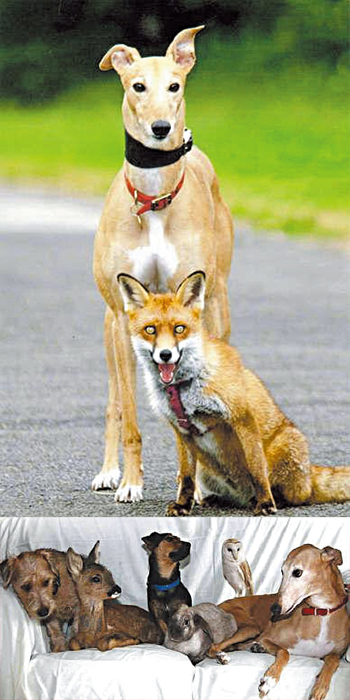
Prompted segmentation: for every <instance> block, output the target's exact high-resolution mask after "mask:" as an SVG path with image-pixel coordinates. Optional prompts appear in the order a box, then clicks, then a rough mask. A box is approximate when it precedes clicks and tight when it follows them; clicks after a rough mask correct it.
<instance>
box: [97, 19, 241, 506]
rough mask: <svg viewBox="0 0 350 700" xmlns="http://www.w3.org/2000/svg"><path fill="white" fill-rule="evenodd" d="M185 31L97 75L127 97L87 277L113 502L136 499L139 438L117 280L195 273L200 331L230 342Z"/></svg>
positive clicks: (103, 478)
mask: <svg viewBox="0 0 350 700" xmlns="http://www.w3.org/2000/svg"><path fill="white" fill-rule="evenodd" d="M200 29H202V27H196V28H194V29H185V30H184V31H182V32H180V33H179V34H178V35H177V36H176V37H175V39H174V40H173V41H172V43H171V44H170V46H169V48H168V50H167V52H166V55H165V56H162V57H160V56H157V57H149V58H141V56H140V54H139V53H138V51H137V50H136V49H135V48H131V47H129V46H125V45H124V44H117V45H116V46H113V47H112V48H111V49H110V50H109V51H108V52H107V54H106V55H105V56H104V58H103V59H102V61H101V63H100V68H101V70H109V69H111V68H113V69H114V70H115V71H116V72H117V73H118V74H119V76H120V78H121V82H122V85H123V88H124V91H125V95H124V101H123V109H122V112H123V121H124V127H125V131H126V159H125V163H124V168H123V169H122V170H121V171H120V172H119V174H118V175H117V177H116V179H115V181H114V183H113V185H112V188H111V190H110V192H109V194H108V197H107V201H106V204H105V208H104V211H103V214H102V218H101V222H100V226H99V229H98V232H97V235H96V242H95V252H94V276H95V280H96V283H97V286H98V288H99V290H100V292H101V294H102V296H103V298H104V300H105V302H106V304H107V311H106V317H105V346H106V357H107V366H108V372H109V398H108V405H107V412H106V447H105V459H104V464H103V467H102V470H101V472H100V473H99V474H98V475H97V476H96V477H95V478H94V480H93V483H92V488H93V489H94V490H98V489H103V488H116V487H117V485H118V482H119V478H120V471H119V467H118V446H119V439H120V437H121V439H122V447H123V456H124V475H123V478H122V480H121V482H120V484H119V487H118V489H117V492H116V500H117V501H138V500H140V499H141V498H142V485H143V477H142V473H143V469H142V462H141V436H140V432H139V428H138V425H137V416H136V400H135V361H134V356H133V352H132V347H131V343H130V335H129V331H128V324H127V319H126V317H125V314H124V310H123V302H122V298H121V295H120V291H119V287H118V283H117V275H118V273H120V272H127V273H130V274H132V275H135V276H136V277H137V278H138V279H140V280H141V281H142V282H143V283H144V284H146V285H147V286H148V287H150V288H151V289H153V290H154V291H157V290H158V291H165V290H168V289H170V290H173V291H174V290H175V289H176V287H177V286H178V284H179V283H180V281H181V280H182V279H183V278H184V277H185V276H186V275H188V274H189V273H190V272H193V270H196V269H198V268H201V269H204V270H205V272H206V276H207V304H206V312H205V323H206V326H207V328H208V330H210V332H211V333H212V334H213V335H216V336H219V337H224V338H228V337H229V334H230V316H229V305H228V298H227V287H226V284H227V277H228V273H229V270H230V264H231V257H232V244H233V230H232V222H231V215H230V212H229V209H228V208H227V206H226V205H225V204H224V203H223V201H222V199H221V196H220V193H219V187H218V182H217V178H216V175H215V172H214V170H213V167H212V165H211V163H210V161H209V160H208V158H207V157H206V156H205V155H204V154H203V153H201V152H200V151H199V150H198V149H196V148H194V149H192V150H191V152H189V150H190V146H191V140H190V139H189V138H188V133H187V132H185V102H184V88H185V82H186V77H187V74H188V73H189V71H190V70H191V69H192V67H193V65H194V63H195V50H194V39H195V35H196V34H197V32H198V31H199V30H200Z"/></svg>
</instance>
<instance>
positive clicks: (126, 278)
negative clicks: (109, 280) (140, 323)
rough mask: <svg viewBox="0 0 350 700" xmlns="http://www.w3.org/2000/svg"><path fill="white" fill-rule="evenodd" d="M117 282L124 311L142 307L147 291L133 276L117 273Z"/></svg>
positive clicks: (147, 296) (145, 300)
mask: <svg viewBox="0 0 350 700" xmlns="http://www.w3.org/2000/svg"><path fill="white" fill-rule="evenodd" d="M118 282H119V288H120V293H121V295H122V297H123V302H124V309H125V311H135V309H142V307H143V306H145V304H147V301H148V299H149V291H148V289H146V287H144V286H143V284H141V282H139V281H138V280H136V279H135V277H132V276H131V275H125V274H124V273H121V274H120V275H118Z"/></svg>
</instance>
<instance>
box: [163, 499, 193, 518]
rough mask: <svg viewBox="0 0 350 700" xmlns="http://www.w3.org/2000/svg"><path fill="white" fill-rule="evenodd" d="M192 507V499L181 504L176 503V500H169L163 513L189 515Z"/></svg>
mask: <svg viewBox="0 0 350 700" xmlns="http://www.w3.org/2000/svg"><path fill="white" fill-rule="evenodd" d="M191 509H192V501H190V502H187V503H185V504H184V505H181V504H180V503H176V501H170V503H168V505H167V507H166V511H165V515H170V516H178V515H180V516H181V515H189V514H190V512H191Z"/></svg>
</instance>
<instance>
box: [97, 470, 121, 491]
mask: <svg viewBox="0 0 350 700" xmlns="http://www.w3.org/2000/svg"><path fill="white" fill-rule="evenodd" d="M119 479H120V469H118V468H117V469H110V471H109V472H100V473H99V474H97V475H96V476H95V478H94V479H93V482H92V484H91V488H92V490H93V491H100V490H102V489H112V490H113V491H115V489H116V488H117V486H118V484H119Z"/></svg>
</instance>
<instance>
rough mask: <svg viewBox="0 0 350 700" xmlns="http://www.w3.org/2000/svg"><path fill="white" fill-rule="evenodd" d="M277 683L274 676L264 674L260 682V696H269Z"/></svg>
mask: <svg viewBox="0 0 350 700" xmlns="http://www.w3.org/2000/svg"><path fill="white" fill-rule="evenodd" d="M275 685H277V681H276V679H275V678H272V676H263V677H262V679H261V681H260V683H259V698H267V696H268V694H269V692H270V690H272V688H274V687H275Z"/></svg>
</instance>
